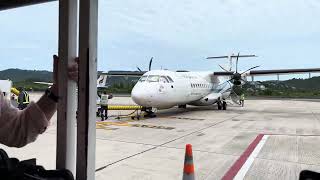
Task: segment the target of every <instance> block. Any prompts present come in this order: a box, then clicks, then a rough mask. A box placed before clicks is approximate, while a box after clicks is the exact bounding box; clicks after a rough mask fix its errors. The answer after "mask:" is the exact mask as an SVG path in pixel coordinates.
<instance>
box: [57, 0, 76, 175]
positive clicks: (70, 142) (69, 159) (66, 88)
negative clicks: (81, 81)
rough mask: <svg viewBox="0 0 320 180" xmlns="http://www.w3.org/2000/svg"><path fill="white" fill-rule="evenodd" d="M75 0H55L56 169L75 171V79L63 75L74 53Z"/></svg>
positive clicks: (74, 55)
mask: <svg viewBox="0 0 320 180" xmlns="http://www.w3.org/2000/svg"><path fill="white" fill-rule="evenodd" d="M77 11H78V7H77V0H60V1H59V67H58V68H59V75H58V78H59V96H60V100H59V103H58V114H57V154H56V155H57V156H56V166H57V169H60V168H66V169H69V170H70V171H71V172H72V173H73V175H74V176H75V173H76V171H75V170H76V109H77V104H76V86H77V84H76V82H73V81H70V80H69V79H68V75H67V68H68V63H70V62H71V61H73V60H74V59H75V57H76V56H77V15H78V14H77Z"/></svg>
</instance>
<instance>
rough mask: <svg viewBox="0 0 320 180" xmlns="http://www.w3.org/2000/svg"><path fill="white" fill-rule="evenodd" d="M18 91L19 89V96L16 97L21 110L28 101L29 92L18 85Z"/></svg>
mask: <svg viewBox="0 0 320 180" xmlns="http://www.w3.org/2000/svg"><path fill="white" fill-rule="evenodd" d="M19 91H20V93H19V96H18V99H17V103H18V108H19V109H20V110H23V109H24V108H26V107H27V106H28V105H29V103H30V99H29V94H28V93H27V92H26V91H25V89H24V88H23V87H20V88H19Z"/></svg>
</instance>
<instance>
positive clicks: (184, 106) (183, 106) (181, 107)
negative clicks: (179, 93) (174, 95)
mask: <svg viewBox="0 0 320 180" xmlns="http://www.w3.org/2000/svg"><path fill="white" fill-rule="evenodd" d="M178 108H179V109H187V105H186V104H184V105H178Z"/></svg>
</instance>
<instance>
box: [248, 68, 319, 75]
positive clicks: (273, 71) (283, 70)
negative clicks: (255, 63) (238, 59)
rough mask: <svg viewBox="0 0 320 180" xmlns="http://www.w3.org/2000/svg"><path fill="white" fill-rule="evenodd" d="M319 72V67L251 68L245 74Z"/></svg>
mask: <svg viewBox="0 0 320 180" xmlns="http://www.w3.org/2000/svg"><path fill="white" fill-rule="evenodd" d="M312 72H318V73H319V72H320V68H308V69H275V70H252V71H249V72H248V74H246V75H247V76H265V75H277V74H302V73H312Z"/></svg>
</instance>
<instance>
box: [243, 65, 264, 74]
mask: <svg viewBox="0 0 320 180" xmlns="http://www.w3.org/2000/svg"><path fill="white" fill-rule="evenodd" d="M258 67H260V66H254V67H252V68H250V69H248V70H246V71H244V72H242V73H241V75H242V74H244V73H246V72H248V71H250V70H252V69H255V68H258Z"/></svg>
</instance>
